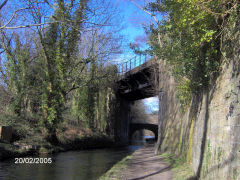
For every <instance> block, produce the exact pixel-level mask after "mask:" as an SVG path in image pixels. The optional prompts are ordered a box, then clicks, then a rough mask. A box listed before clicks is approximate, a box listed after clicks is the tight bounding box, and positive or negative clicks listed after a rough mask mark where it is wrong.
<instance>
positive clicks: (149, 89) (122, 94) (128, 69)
mask: <svg viewBox="0 0 240 180" xmlns="http://www.w3.org/2000/svg"><path fill="white" fill-rule="evenodd" d="M116 83H117V101H118V103H119V108H118V109H117V113H116V123H115V126H116V127H115V137H116V138H117V140H119V141H121V142H128V140H129V138H130V137H131V135H132V133H133V130H134V131H135V129H134V128H136V127H137V130H140V129H148V130H150V131H152V132H153V133H154V134H155V138H157V129H156V127H157V125H149V124H142V125H140V124H138V125H136V126H133V125H131V126H130V121H131V112H130V104H131V103H132V102H134V101H136V100H140V99H145V98H149V97H154V96H156V95H158V92H157V91H156V87H157V86H158V66H157V64H156V59H155V58H150V59H147V58H146V57H144V58H142V59H140V58H139V59H136V58H134V59H132V60H130V61H128V62H126V63H124V64H121V66H120V74H119V77H118V80H117V82H116ZM150 126H151V127H150ZM149 127H150V128H149Z"/></svg>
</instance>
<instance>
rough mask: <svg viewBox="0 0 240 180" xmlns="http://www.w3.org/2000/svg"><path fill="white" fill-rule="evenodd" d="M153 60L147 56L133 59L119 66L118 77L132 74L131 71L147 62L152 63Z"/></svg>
mask: <svg viewBox="0 0 240 180" xmlns="http://www.w3.org/2000/svg"><path fill="white" fill-rule="evenodd" d="M151 59H152V56H150V55H148V54H145V55H140V56H135V57H133V58H131V59H129V60H128V61H126V62H123V63H119V64H117V68H118V75H120V76H122V75H124V74H125V73H127V72H130V71H131V70H133V69H135V68H137V67H139V66H141V65H143V64H146V62H148V61H150V60H151Z"/></svg>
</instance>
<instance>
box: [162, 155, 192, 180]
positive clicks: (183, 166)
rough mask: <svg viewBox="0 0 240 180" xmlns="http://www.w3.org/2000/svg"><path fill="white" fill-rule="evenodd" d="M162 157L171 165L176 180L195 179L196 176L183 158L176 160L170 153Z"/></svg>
mask: <svg viewBox="0 0 240 180" xmlns="http://www.w3.org/2000/svg"><path fill="white" fill-rule="evenodd" d="M161 156H162V157H164V159H165V161H166V162H167V163H169V164H170V165H171V167H172V169H171V170H172V172H173V179H174V180H187V179H193V177H194V175H195V174H194V172H193V170H192V169H191V168H190V166H189V164H188V163H187V162H186V161H185V159H183V158H181V157H178V158H176V157H175V156H174V155H172V154H168V153H163V154H161Z"/></svg>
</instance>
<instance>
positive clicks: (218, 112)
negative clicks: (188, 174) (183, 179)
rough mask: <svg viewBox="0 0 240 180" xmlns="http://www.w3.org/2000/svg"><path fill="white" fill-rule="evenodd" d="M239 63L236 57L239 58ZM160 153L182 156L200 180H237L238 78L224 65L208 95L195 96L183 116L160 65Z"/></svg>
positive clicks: (239, 144)
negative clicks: (162, 93) (168, 152)
mask: <svg viewBox="0 0 240 180" xmlns="http://www.w3.org/2000/svg"><path fill="white" fill-rule="evenodd" d="M238 61H239V56H238ZM159 66H160V67H159V69H160V75H159V78H160V79H161V80H160V83H159V90H160V91H162V92H164V93H165V95H164V96H163V97H162V99H161V100H160V101H161V102H159V103H160V106H162V107H161V109H162V110H161V111H162V112H161V117H159V120H160V121H161V123H162V128H161V133H162V146H161V151H170V152H172V153H175V154H177V155H182V156H184V157H185V158H186V159H187V161H188V162H189V163H190V164H191V166H192V168H193V170H194V171H195V173H196V174H198V175H199V176H200V177H201V179H223V180H226V179H240V75H239V71H238V72H236V66H235V64H234V61H231V62H230V63H228V64H227V63H225V64H224V65H223V66H222V71H221V73H220V75H219V77H218V78H217V80H216V81H215V83H214V84H213V85H212V87H211V88H210V89H209V90H208V91H204V92H202V93H201V94H198V95H195V96H193V98H192V102H191V106H190V107H189V108H188V110H187V111H186V112H183V111H182V110H181V108H180V104H179V102H178V100H177V98H176V90H175V83H174V78H173V76H171V74H170V73H169V72H170V71H168V68H167V65H166V64H165V63H164V62H163V61H160V63H159Z"/></svg>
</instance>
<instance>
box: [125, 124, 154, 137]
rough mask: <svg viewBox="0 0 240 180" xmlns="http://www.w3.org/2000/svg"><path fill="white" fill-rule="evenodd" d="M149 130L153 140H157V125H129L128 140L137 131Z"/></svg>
mask: <svg viewBox="0 0 240 180" xmlns="http://www.w3.org/2000/svg"><path fill="white" fill-rule="evenodd" d="M143 129H146V130H149V131H152V132H153V133H154V136H155V140H157V138H158V125H156V124H142V123H130V125H129V135H128V136H129V139H131V137H132V135H133V134H134V133H135V132H136V131H138V130H143Z"/></svg>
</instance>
